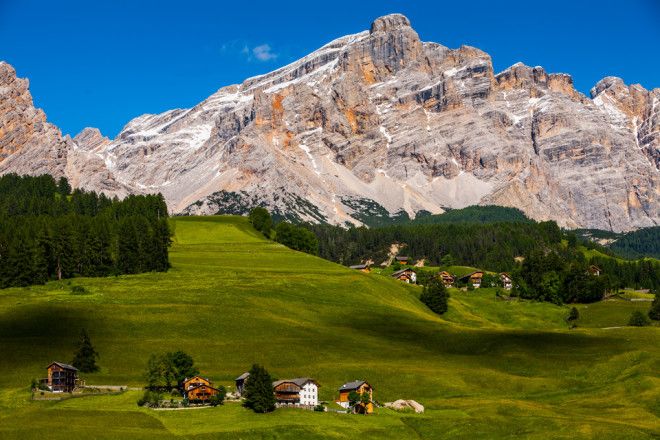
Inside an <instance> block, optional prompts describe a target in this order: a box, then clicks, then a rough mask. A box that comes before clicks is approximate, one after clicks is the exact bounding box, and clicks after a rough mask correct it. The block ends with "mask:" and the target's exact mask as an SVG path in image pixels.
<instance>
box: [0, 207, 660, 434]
mask: <svg viewBox="0 0 660 440" xmlns="http://www.w3.org/2000/svg"><path fill="white" fill-rule="evenodd" d="M173 221H174V223H175V224H174V229H175V231H176V236H175V240H174V245H173V247H172V250H171V255H170V256H171V261H172V264H173V268H172V269H171V270H170V271H169V272H168V273H150V274H141V275H134V276H120V277H116V278H88V279H74V280H71V281H70V282H69V281H67V282H52V283H49V284H47V285H45V286H37V287H32V288H29V289H28V288H20V289H19V288H14V289H7V290H3V291H0V353H2V355H1V356H0V371H1V372H2V374H0V438H3V439H13V438H21V439H25V438H66V439H75V438H81V439H87V438H117V439H125V438H156V437H157V438H161V439H168V438H199V439H202V438H217V437H222V438H241V439H252V438H255V439H257V438H269V439H275V438H277V439H280V438H283V439H289V438H291V439H293V438H295V439H301V438H356V437H362V438H379V439H383V438H392V439H394V438H396V439H400V438H464V439H479V438H483V439H497V438H534V439H547V438H566V439H569V438H570V439H574V438H578V439H591V438H598V439H615V438H616V439H619V438H630V439H645V438H649V439H650V438H654V437H656V436H657V435H660V418H659V416H660V414H659V413H660V409H659V408H658V402H659V401H660V400H659V399H660V377H659V376H658V371H660V362H659V359H660V356H659V355H660V347H658V344H657V340H658V336H660V328H658V327H653V328H620V329H607V328H606V329H603V328H602V327H615V326H619V325H621V323H622V322H625V321H626V320H627V316H628V315H629V313H630V311H629V310H628V308H625V309H623V308H621V307H620V304H619V303H617V302H606V303H601V304H597V305H591V306H589V307H590V309H589V310H584V311H583V315H584V320H585V326H584V327H580V328H578V329H576V330H572V331H568V330H567V329H566V325H565V324H564V322H563V317H564V316H566V314H567V313H568V309H567V308H565V307H558V306H554V305H551V304H539V303H531V302H513V301H512V302H507V301H498V300H495V299H494V293H493V292H490V291H489V290H488V289H484V290H483V291H479V292H477V293H463V292H453V296H452V299H451V302H450V312H449V313H448V314H447V315H446V316H445V317H444V318H440V317H438V316H436V315H434V314H432V313H430V312H429V311H428V310H427V309H426V308H425V307H424V306H423V305H421V304H420V303H419V301H418V300H417V296H418V294H419V288H417V287H414V286H407V285H404V284H403V283H399V282H397V281H395V280H391V279H389V278H388V277H383V276H380V275H376V274H363V273H360V272H357V271H351V270H349V269H346V268H344V267H341V266H339V265H336V264H333V263H330V262H327V261H324V260H321V259H319V258H315V257H312V256H310V255H306V254H302V253H298V252H293V251H291V250H289V249H287V248H285V247H283V246H281V245H278V244H275V243H272V242H268V241H266V240H264V239H262V238H261V237H260V236H259V235H258V234H257V233H256V232H254V231H253V230H252V229H251V228H250V227H249V226H248V224H247V222H246V221H245V220H244V219H243V218H237V217H204V218H195V217H186V218H177V219H175V220H173ZM72 285H81V286H84V287H85V288H86V289H87V291H88V292H89V293H88V294H87V295H74V294H72V293H71V286H72ZM634 306H635V307H642V308H643V307H648V304H635V305H634ZM585 307H586V306H585ZM597 307H600V308H602V309H603V311H597V310H596V309H595V308H597ZM592 310H596V313H595V314H594V317H592V316H591V312H592ZM587 325H588V326H589V327H588V326H587ZM81 327H86V328H87V329H88V331H89V333H90V335H91V338H92V341H93V342H94V344H95V346H96V348H97V350H98V351H99V352H100V354H101V359H100V360H99V364H100V365H101V367H102V369H101V371H100V372H99V373H95V374H88V375H85V379H86V380H87V383H88V384H118V385H120V384H121V385H129V386H140V385H142V383H143V379H142V373H143V371H144V367H145V364H146V361H147V358H148V357H149V355H150V354H151V353H153V352H162V351H166V350H175V349H183V350H185V351H186V352H188V353H190V354H191V355H192V356H193V357H194V358H195V360H196V363H197V364H198V366H199V368H200V369H201V370H202V372H203V373H204V374H206V375H208V376H210V377H211V378H212V379H213V380H215V381H216V382H217V383H219V384H224V385H228V386H229V385H233V382H232V379H233V378H234V377H235V376H237V375H238V374H240V373H242V372H243V371H245V370H246V369H248V368H249V366H250V365H251V364H252V363H253V362H259V363H262V364H264V365H265V366H266V367H267V368H268V369H269V370H270V371H271V373H272V374H273V375H274V376H276V377H279V378H284V377H291V376H302V375H305V376H312V377H315V378H316V379H318V381H319V382H320V384H321V386H322V387H321V389H320V397H321V399H324V400H331V399H332V398H333V397H334V396H335V394H336V391H335V390H336V389H337V387H338V386H339V385H341V383H343V382H344V381H348V380H352V379H355V378H365V379H367V380H369V381H370V383H371V384H372V385H373V386H374V387H375V389H376V392H375V398H376V399H377V400H378V401H380V402H385V401H390V400H394V399H397V398H411V399H415V400H418V401H419V402H421V403H422V404H423V405H425V406H426V408H427V411H426V413H424V414H421V415H414V414H401V413H395V412H392V411H389V410H384V409H379V410H378V411H377V414H375V415H373V416H369V417H364V416H349V415H340V414H330V413H328V414H322V413H313V412H304V411H296V410H278V411H276V412H275V413H273V414H268V415H255V414H252V413H250V412H248V411H247V410H244V409H242V408H241V407H240V406H239V405H237V404H230V403H228V404H226V405H224V406H222V407H218V408H210V409H202V410H190V411H153V410H149V409H143V408H138V407H137V406H136V404H135V401H136V400H137V398H138V397H139V395H140V393H139V391H129V392H127V393H125V394H123V395H119V396H90V397H84V398H77V399H70V400H67V401H62V402H31V401H29V392H28V385H29V383H30V380H31V379H32V378H34V377H42V376H43V375H44V371H45V369H44V368H45V366H46V365H47V364H48V363H49V362H50V361H51V360H60V361H65V362H66V361H69V360H70V359H71V357H72V352H73V349H74V344H75V341H76V339H77V336H78V333H79V331H80V329H81Z"/></svg>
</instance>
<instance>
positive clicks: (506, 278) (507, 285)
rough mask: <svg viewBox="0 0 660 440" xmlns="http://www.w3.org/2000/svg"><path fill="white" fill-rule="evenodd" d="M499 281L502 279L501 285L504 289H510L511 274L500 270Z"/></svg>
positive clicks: (511, 282) (511, 283) (511, 285)
mask: <svg viewBox="0 0 660 440" xmlns="http://www.w3.org/2000/svg"><path fill="white" fill-rule="evenodd" d="M500 281H502V287H504V289H506V290H511V288H512V287H513V280H512V279H511V275H509V274H508V273H506V272H502V273H501V274H500Z"/></svg>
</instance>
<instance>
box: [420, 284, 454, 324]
mask: <svg viewBox="0 0 660 440" xmlns="http://www.w3.org/2000/svg"><path fill="white" fill-rule="evenodd" d="M419 299H420V301H422V302H423V303H424V304H426V305H427V306H428V308H429V309H431V310H432V311H433V312H435V313H437V314H438V315H442V314H443V313H445V312H446V311H447V307H448V305H447V302H448V300H449V293H448V292H447V288H446V287H445V285H444V284H443V283H442V281H440V280H438V279H437V278H432V279H430V280H429V282H428V283H427V284H426V285H425V286H424V291H423V292H422V295H421V296H420V297H419Z"/></svg>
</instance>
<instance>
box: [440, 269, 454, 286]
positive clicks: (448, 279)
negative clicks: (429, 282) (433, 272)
mask: <svg viewBox="0 0 660 440" xmlns="http://www.w3.org/2000/svg"><path fill="white" fill-rule="evenodd" d="M438 278H439V279H440V280H441V281H442V284H444V285H445V287H451V286H453V285H454V281H455V279H454V275H452V274H450V273H449V272H447V271H445V270H443V271H442V272H440V273H439V274H438Z"/></svg>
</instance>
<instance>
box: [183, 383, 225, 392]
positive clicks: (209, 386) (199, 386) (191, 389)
mask: <svg viewBox="0 0 660 440" xmlns="http://www.w3.org/2000/svg"><path fill="white" fill-rule="evenodd" d="M202 387H206V388H211V389H212V390H216V391H220V390H219V389H217V388H216V387H214V386H213V385H206V384H201V385H197V386H194V387H192V388H189V389H187V390H186V393H189V392H191V391H195V390H196V389H197V388H202Z"/></svg>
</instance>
